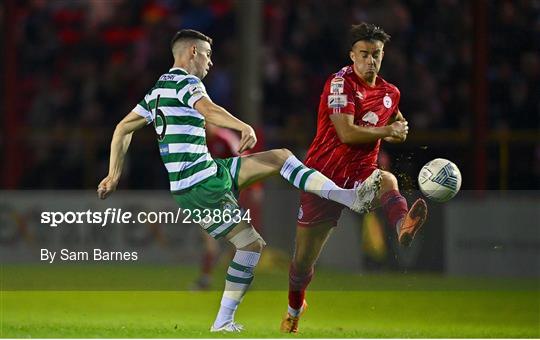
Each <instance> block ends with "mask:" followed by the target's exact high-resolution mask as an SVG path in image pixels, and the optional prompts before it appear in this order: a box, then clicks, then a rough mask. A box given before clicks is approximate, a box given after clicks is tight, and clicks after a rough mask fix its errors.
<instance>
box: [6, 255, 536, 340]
mask: <svg viewBox="0 0 540 340" xmlns="http://www.w3.org/2000/svg"><path fill="white" fill-rule="evenodd" d="M1 267H2V268H1V274H2V275H1V279H2V280H1V288H2V290H1V291H0V294H1V295H0V336H1V337H10V338H11V337H16V338H22V337H24V338H26V337H43V338H48V337H54V338H64V337H69V338H77V337H106V338H111V337H112V338H122V337H137V338H156V337H157V338H169V337H171V338H208V337H242V338H243V337H248V338H264V337H274V338H275V337H285V338H289V337H317V338H336V337H345V338H348V337H362V338H365V337H400V338H402V337H405V338H406V337H428V338H438V337H473V338H474V337H512V338H522V337H523V338H538V337H540V290H539V287H538V279H530V280H515V279H507V280H500V279H499V280H493V279H452V278H445V277H442V276H436V275H412V274H393V275H388V274H386V275H382V274H381V275H359V274H347V273H339V272H331V271H325V270H320V271H319V272H318V273H317V275H316V278H315V279H314V282H313V284H312V287H311V288H312V290H311V291H310V292H309V293H308V302H309V309H308V311H307V312H306V314H305V315H304V317H303V318H302V320H301V324H300V327H301V328H300V333H299V334H298V335H288V334H287V335H285V334H281V333H280V332H279V331H278V328H279V323H280V321H281V317H282V316H283V314H284V312H285V309H286V302H287V292H286V286H287V273H286V271H283V270H263V271H261V272H260V273H259V272H258V273H257V276H256V278H255V281H256V284H254V286H253V289H252V290H251V291H250V292H249V293H248V294H247V296H246V298H245V300H244V302H243V304H242V305H241V307H240V309H239V311H238V313H237V317H236V319H237V321H238V322H240V323H242V324H244V326H245V328H246V331H245V332H243V333H240V334H225V335H221V334H217V335H216V334H213V333H210V332H208V329H209V327H210V324H211V322H212V321H213V318H214V316H215V313H216V311H217V308H218V304H219V299H220V296H221V292H220V291H219V289H220V283H221V278H220V279H219V280H217V281H219V282H216V284H215V288H216V289H215V290H212V291H209V292H190V291H187V290H185V288H186V287H187V285H188V284H189V282H190V281H191V280H192V279H193V278H194V277H195V275H196V271H195V269H194V268H189V267H182V268H178V267H168V266H158V267H149V266H118V267H116V266H92V265H87V266H54V267H53V266H25V267H21V266H5V265H3V266H1ZM218 272H223V268H221V269H220V270H218ZM89 287H94V289H95V290H94V291H88V288H89ZM175 287H176V289H175ZM55 288H56V289H59V288H61V289H63V291H60V290H53V289H55ZM22 289H24V290H22ZM37 289H40V290H37Z"/></svg>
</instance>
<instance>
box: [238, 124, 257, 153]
mask: <svg viewBox="0 0 540 340" xmlns="http://www.w3.org/2000/svg"><path fill="white" fill-rule="evenodd" d="M240 133H241V134H242V137H241V138H240V146H239V148H238V153H242V152H244V151H246V150H248V149H251V148H252V147H254V146H255V144H257V136H256V135H255V130H253V128H252V127H251V126H249V125H247V124H246V126H245V127H244V128H243V129H242V130H241V131H240Z"/></svg>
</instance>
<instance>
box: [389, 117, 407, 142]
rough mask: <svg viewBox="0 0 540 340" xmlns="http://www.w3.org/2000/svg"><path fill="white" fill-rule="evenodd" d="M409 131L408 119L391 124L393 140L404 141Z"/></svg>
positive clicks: (391, 137)
mask: <svg viewBox="0 0 540 340" xmlns="http://www.w3.org/2000/svg"><path fill="white" fill-rule="evenodd" d="M408 133H409V122H407V121H406V120H398V121H395V122H393V123H392V124H390V136H388V137H390V138H389V139H391V140H400V141H404V140H405V139H406V138H407V134H408Z"/></svg>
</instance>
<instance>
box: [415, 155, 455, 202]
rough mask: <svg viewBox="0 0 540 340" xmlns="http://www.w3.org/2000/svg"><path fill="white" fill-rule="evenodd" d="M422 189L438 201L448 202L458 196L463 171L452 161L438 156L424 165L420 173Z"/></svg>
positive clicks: (425, 193)
mask: <svg viewBox="0 0 540 340" xmlns="http://www.w3.org/2000/svg"><path fill="white" fill-rule="evenodd" d="M418 185H419V186H420V191H422V193H423V194H424V195H425V196H426V197H427V198H429V199H431V200H433V201H436V202H446V201H448V200H450V199H451V198H452V197H454V196H456V194H457V193H458V191H459V188H460V187H461V172H459V168H458V167H457V166H456V165H455V164H454V163H452V162H450V161H449V160H447V159H444V158H436V159H434V160H432V161H430V162H428V163H427V164H426V165H424V166H423V167H422V170H420V173H419V174H418Z"/></svg>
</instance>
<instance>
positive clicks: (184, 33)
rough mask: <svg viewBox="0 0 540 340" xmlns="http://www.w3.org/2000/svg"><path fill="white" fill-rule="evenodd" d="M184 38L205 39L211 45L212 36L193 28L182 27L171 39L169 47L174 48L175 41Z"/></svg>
mask: <svg viewBox="0 0 540 340" xmlns="http://www.w3.org/2000/svg"><path fill="white" fill-rule="evenodd" d="M184 39H195V40H202V41H207V42H208V43H209V44H210V45H212V38H210V37H209V36H207V35H205V34H203V33H201V32H199V31H195V30H190V29H184V30H180V31H178V32H176V34H175V35H174V37H173V38H172V39H171V49H173V48H174V44H176V42H177V41H180V40H184Z"/></svg>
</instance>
